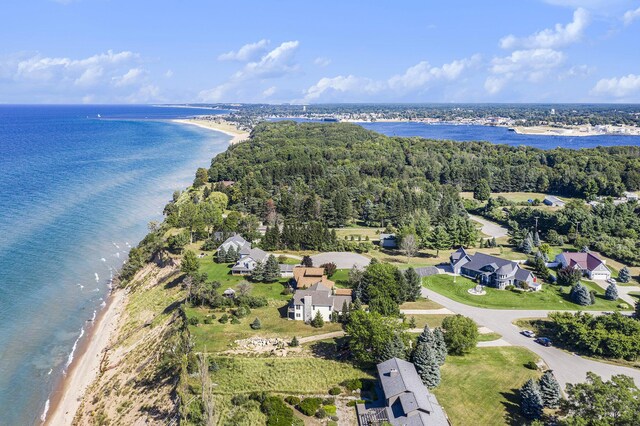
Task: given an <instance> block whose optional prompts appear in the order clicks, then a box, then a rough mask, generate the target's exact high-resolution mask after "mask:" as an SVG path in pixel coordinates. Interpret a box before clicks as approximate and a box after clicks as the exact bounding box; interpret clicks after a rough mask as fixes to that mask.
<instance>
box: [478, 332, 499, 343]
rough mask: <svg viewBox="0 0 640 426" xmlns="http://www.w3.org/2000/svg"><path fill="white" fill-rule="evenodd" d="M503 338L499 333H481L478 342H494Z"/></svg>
mask: <svg viewBox="0 0 640 426" xmlns="http://www.w3.org/2000/svg"><path fill="white" fill-rule="evenodd" d="M500 338H502V335H501V334H499V333H481V334H479V335H478V342H492V341H494V340H498V339H500Z"/></svg>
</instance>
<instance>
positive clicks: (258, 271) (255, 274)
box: [251, 262, 265, 281]
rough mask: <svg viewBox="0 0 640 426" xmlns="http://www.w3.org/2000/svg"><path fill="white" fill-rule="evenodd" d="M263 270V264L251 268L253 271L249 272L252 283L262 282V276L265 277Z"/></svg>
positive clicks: (259, 263)
mask: <svg viewBox="0 0 640 426" xmlns="http://www.w3.org/2000/svg"><path fill="white" fill-rule="evenodd" d="M264 269H265V268H264V263H262V262H258V263H257V264H256V267H255V268H253V271H251V279H252V280H253V281H264V275H265V270H264Z"/></svg>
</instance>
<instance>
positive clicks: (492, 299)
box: [424, 275, 624, 311]
mask: <svg viewBox="0 0 640 426" xmlns="http://www.w3.org/2000/svg"><path fill="white" fill-rule="evenodd" d="M453 280H454V277H453V276H451V275H433V276H431V277H427V278H425V279H424V286H425V287H427V288H429V289H431V290H434V291H436V292H438V293H440V294H442V295H444V296H447V297H448V298H450V299H452V300H455V301H458V302H461V303H465V304H467V305H471V306H478V307H481V308H492V309H552V310H596V311H599V310H616V309H618V308H617V305H618V304H620V303H624V302H623V301H622V300H620V299H619V300H618V301H610V300H606V299H605V298H604V290H603V289H602V288H600V287H598V286H597V285H595V284H593V283H590V282H584V284H585V286H587V288H588V289H589V290H595V291H596V303H595V304H594V305H590V306H580V305H576V304H575V303H573V302H571V301H570V300H569V288H568V287H567V288H565V287H562V286H556V285H547V284H545V285H543V288H542V290H540V291H535V292H514V291H508V290H497V289H494V288H490V287H485V290H486V292H487V294H486V295H484V296H474V295H471V294H469V293H468V292H467V290H469V289H470V288H473V287H475V286H476V283H474V282H473V281H471V280H470V279H468V278H464V277H460V276H458V277H456V282H455V283H454V282H453Z"/></svg>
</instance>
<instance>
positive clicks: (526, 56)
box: [484, 49, 565, 94]
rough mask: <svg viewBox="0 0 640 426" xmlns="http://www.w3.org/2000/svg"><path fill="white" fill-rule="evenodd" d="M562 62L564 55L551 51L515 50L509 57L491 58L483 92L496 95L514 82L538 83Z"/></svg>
mask: <svg viewBox="0 0 640 426" xmlns="http://www.w3.org/2000/svg"><path fill="white" fill-rule="evenodd" d="M564 60H565V55H564V53H562V52H560V51H557V50H553V49H528V50H516V51H514V52H512V53H511V55H509V56H505V57H496V58H493V60H492V61H491V66H490V67H489V72H490V73H491V74H492V75H490V76H489V77H487V79H486V80H485V84H484V87H485V90H486V91H487V92H489V93H490V94H496V93H498V92H499V91H501V90H502V89H503V88H504V87H505V86H506V84H507V83H508V82H509V81H514V80H515V81H522V80H525V81H529V82H539V81H541V80H542V79H543V78H545V77H546V76H547V75H549V73H550V72H551V71H552V70H553V69H555V68H557V67H559V66H560V65H561V64H562V63H563V62H564Z"/></svg>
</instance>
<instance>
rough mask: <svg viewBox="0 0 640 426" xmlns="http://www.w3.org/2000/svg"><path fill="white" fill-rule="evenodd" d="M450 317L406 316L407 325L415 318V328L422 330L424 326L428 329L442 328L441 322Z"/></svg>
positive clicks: (438, 315)
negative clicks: (427, 326)
mask: <svg viewBox="0 0 640 426" xmlns="http://www.w3.org/2000/svg"><path fill="white" fill-rule="evenodd" d="M450 316H451V315H440V314H437V315H407V323H408V322H409V321H410V320H411V318H412V317H413V318H415V320H416V328H424V326H425V325H427V324H429V328H432V329H433V328H436V327H441V326H442V321H443V320H444V319H445V318H446V317H450Z"/></svg>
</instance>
